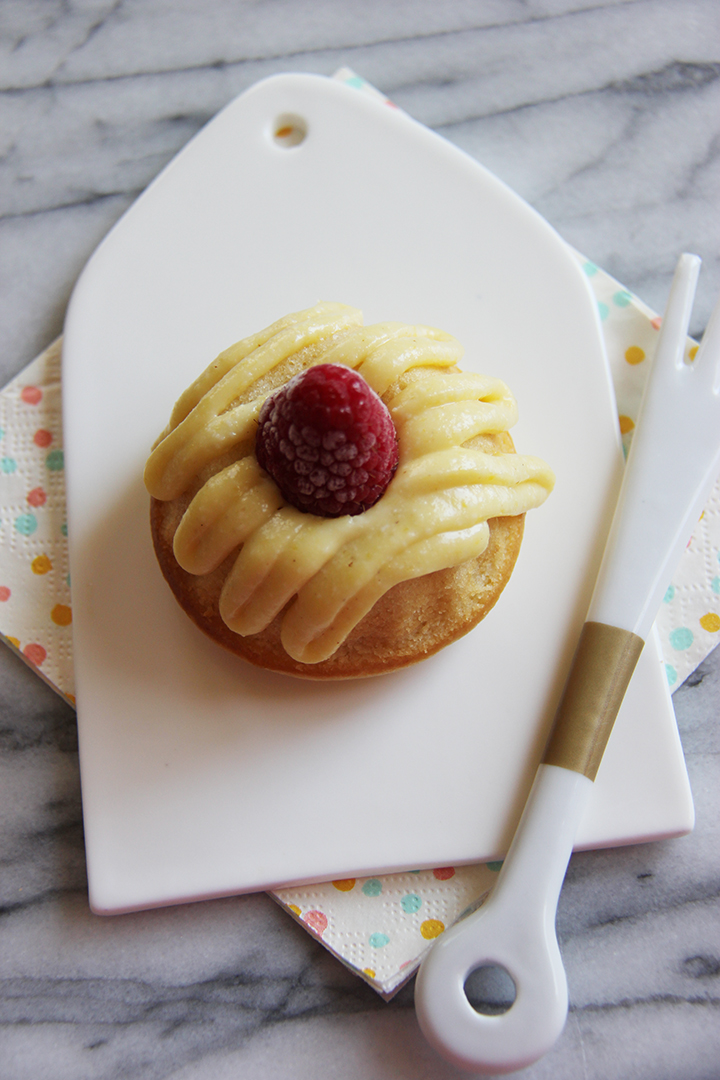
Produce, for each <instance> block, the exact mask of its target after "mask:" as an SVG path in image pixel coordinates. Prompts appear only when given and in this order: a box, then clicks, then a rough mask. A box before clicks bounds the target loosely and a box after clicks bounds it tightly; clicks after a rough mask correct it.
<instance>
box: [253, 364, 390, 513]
mask: <svg viewBox="0 0 720 1080" xmlns="http://www.w3.org/2000/svg"><path fill="white" fill-rule="evenodd" d="M255 453H256V456H257V459H258V462H259V464H260V465H261V467H262V468H263V469H265V471H266V472H268V473H270V476H272V478H273V480H274V481H275V483H276V484H277V485H278V487H279V488H280V490H281V492H282V494H283V496H284V498H285V499H287V501H288V502H289V503H292V505H293V506H295V507H297V509H298V510H303V511H305V512H306V513H310V514H319V515H320V516H321V517H340V516H341V515H343V514H361V513H362V512H363V511H364V510H368V509H369V508H370V507H371V506H372V505H373V504H374V503H376V502H377V501H378V499H379V498H380V496H381V495H382V494H383V492H384V491H385V489H386V487H387V486H388V484H389V483H390V481H391V479H392V477H393V474H394V472H395V470H396V468H397V463H398V447H397V435H396V433H395V426H394V424H393V422H392V419H391V417H390V413H389V412H388V410H387V408H386V406H385V405H384V404H383V402H382V401H381V400H380V398H379V397H378V395H377V394H376V393H375V391H374V390H372V389H371V387H370V386H368V384H367V383H366V382H365V380H364V379H363V378H362V376H361V375H358V374H357V373H356V372H355V371H353V370H352V369H351V368H347V367H343V366H342V365H340V364H317V365H316V366H315V367H311V368H308V369H307V370H306V371H302V372H301V373H300V374H299V375H296V376H295V378H294V379H291V380H290V381H289V382H288V383H286V384H285V386H283V387H282V389H280V390H278V391H277V392H276V393H275V394H273V395H272V396H271V397H269V398H268V399H267V401H266V402H265V403H264V405H263V407H262V409H261V410H260V416H259V417H258V432H257V441H256V444H255Z"/></svg>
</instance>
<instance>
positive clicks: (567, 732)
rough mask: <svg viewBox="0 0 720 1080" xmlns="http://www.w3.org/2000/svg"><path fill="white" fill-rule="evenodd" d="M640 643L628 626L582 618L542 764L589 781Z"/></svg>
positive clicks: (637, 656) (607, 737)
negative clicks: (556, 767) (559, 768)
mask: <svg viewBox="0 0 720 1080" xmlns="http://www.w3.org/2000/svg"><path fill="white" fill-rule="evenodd" d="M644 644H645V643H644V641H643V640H642V638H641V637H638V635H637V634H633V633H632V631H630V630H621V629H619V627H617V626H608V625H607V624H606V623H599V622H586V623H585V625H584V626H583V629H582V633H581V635H580V641H579V642H578V647H577V650H576V652H575V656H574V658H573V662H572V667H571V669H570V675H569V676H568V681H567V683H566V684H565V690H564V691H563V696H562V698H561V701H560V705H559V707H558V711H557V713H556V715H555V724H554V727H553V730H552V734H551V736H550V741H549V742H548V745H547V749H546V751H545V756H544V758H543V763H544V764H545V765H560V766H562V768H564V769H571V770H572V771H573V772H579V773H582V774H583V776H587V777H588V778H589V779H590V780H594V779H595V776H596V774H597V771H598V768H599V766H600V761H601V760H602V756H603V753H604V752H605V747H606V745H607V741H608V739H609V738H610V732H611V731H612V727H613V724H614V723H615V717H616V716H617V714H618V712H619V710H620V706H621V704H622V700H623V698H624V696H625V691H626V690H627V687H628V683H629V682H630V677H631V676H632V673H633V671H634V670H635V665H636V664H637V662H638V658H639V656H640V653H641V652H642V649H643V645H644Z"/></svg>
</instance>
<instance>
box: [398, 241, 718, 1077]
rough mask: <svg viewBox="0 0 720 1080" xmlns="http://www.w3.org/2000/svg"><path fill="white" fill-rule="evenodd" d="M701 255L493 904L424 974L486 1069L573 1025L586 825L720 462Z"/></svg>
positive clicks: (663, 339)
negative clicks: (569, 971) (572, 970)
mask: <svg viewBox="0 0 720 1080" xmlns="http://www.w3.org/2000/svg"><path fill="white" fill-rule="evenodd" d="M699 268H700V260H699V259H698V257H697V256H695V255H687V254H685V255H682V256H681V257H680V260H679V262H678V266H677V269H676V271H675V276H674V279H673V283H672V287H671V290H670V296H669V299H668V304H667V309H666V312H665V316H664V318H663V323H662V328H661V331H660V337H659V340H658V346H657V351H656V355H655V360H654V365H653V369H652V372H651V374H650V377H649V380H648V385H647V388H646V391H645V395H644V398H643V402H642V405H641V409H640V415H639V418H638V423H637V427H636V431H635V434H634V439H633V443H632V447H631V450H630V454H629V458H628V463H627V467H626V471H625V476H624V479H623V484H622V487H621V490H620V496H619V499H618V504H617V507H616V510H615V515H614V518H613V522H612V526H611V528H610V533H609V536H608V540H607V544H606V548H605V553H604V556H603V560H602V564H601V567H600V571H599V574H598V578H597V582H596V585H595V590H594V593H593V597H592V600H591V603H590V608H589V610H588V613H587V617H586V622H585V625H584V627H583V631H582V634H581V637H580V641H579V644H578V648H577V651H576V653H575V657H574V660H573V663H572V667H571V671H570V675H569V677H568V681H567V684H566V687H565V691H564V694H563V698H562V700H561V703H560V706H559V709H558V713H557V716H556V719H555V725H554V727H553V733H552V735H551V738H550V742H549V744H548V748H547V750H546V752H545V756H544V758H543V762H542V763H541V765H540V766H539V768H538V771H537V774H536V777H535V782H534V784H533V787H532V790H531V792H530V796H529V798H528V801H527V804H526V806H525V810H524V812H523V815H522V818H521V820H520V824H519V825H518V828H517V832H516V833H515V837H514V839H513V842H512V844H511V847H510V850H509V852H508V854H507V857H506V859H505V861H504V864H503V867H502V870H501V872H500V876H499V878H498V881H497V884H496V886H495V888H494V890H493V892H492V895H491V896H490V898H489V899H488V900H487V902H486V903H485V904H484V905H483V906H482V907H481V908H479V909H478V910H477V911H476V912H474V913H473V914H472V915H470V916H468V917H467V918H466V919H465V920H463V921H461V922H460V923H457V924H456V925H455V926H454V927H452V928H451V929H450V930H448V931H447V932H446V933H445V934H443V936H442V937H441V938H440V939H439V940H438V941H437V942H436V943H435V945H434V946H433V948H432V949H431V950H430V952H429V954H428V956H427V957H426V959H425V960H424V962H423V964H422V966H421V968H420V971H419V973H418V977H417V983H416V989H415V1006H416V1010H417V1015H418V1020H419V1022H420V1026H421V1028H422V1030H423V1032H424V1034H425V1036H426V1038H427V1039H428V1041H429V1042H430V1043H431V1044H432V1045H433V1046H434V1047H435V1049H436V1050H438V1051H439V1052H440V1053H441V1054H442V1055H443V1056H444V1057H446V1058H448V1059H449V1060H450V1061H452V1062H454V1063H455V1064H456V1065H459V1066H460V1067H462V1068H465V1069H470V1070H473V1071H474V1072H476V1073H482V1074H488V1073H491V1074H492V1073H507V1072H513V1071H514V1070H516V1069H521V1068H524V1067H525V1066H527V1065H530V1064H531V1063H532V1062H533V1061H536V1060H537V1059H538V1058H539V1057H541V1056H542V1055H543V1054H544V1053H546V1052H547V1051H548V1050H549V1049H550V1047H551V1046H552V1045H553V1044H554V1042H555V1041H556V1039H557V1038H558V1036H559V1035H560V1032H561V1031H562V1029H563V1026H564V1024H565V1019H566V1016H567V1006H568V992H567V981H566V978H565V971H564V968H563V963H562V959H561V956H560V950H559V948H558V943H557V938H556V934H555V916H556V909H557V902H558V898H559V895H560V889H561V887H562V882H563V879H564V876H565V872H566V869H567V864H568V861H569V858H570V855H571V853H572V847H573V841H574V837H575V833H576V828H577V825H578V823H579V821H580V818H581V816H582V812H583V809H584V807H585V804H586V801H587V798H588V795H589V793H590V791H591V790H592V786H593V781H594V779H595V774H596V772H597V769H598V766H599V764H600V760H601V758H602V754H603V751H604V749H605V745H606V743H607V739H608V737H609V735H610V731H611V729H612V725H613V722H614V720H615V716H616V715H617V712H618V710H619V708H620V704H621V702H622V699H623V696H624V694H625V690H626V688H627V685H628V683H629V681H630V677H631V675H632V672H633V669H634V667H635V664H636V662H637V659H638V657H639V655H640V652H641V651H642V647H643V644H644V641H645V638H646V637H647V635H648V633H649V632H650V629H651V626H652V623H653V620H654V618H655V614H656V612H657V609H658V607H659V605H660V602H661V600H662V596H663V594H664V592H665V589H666V587H667V583H668V580H669V577H670V575H671V574H672V571H673V569H674V567H675V565H676V564H677V562H678V561H679V558H680V555H681V553H682V551H683V549H684V547H685V545H686V543H687V541H688V540H689V538H690V535H691V533H692V529H693V527H694V525H695V523H696V521H697V518H698V517H699V514H700V512H701V510H702V507H703V505H704V502H705V499H706V498H707V495H708V494H709V490H710V487H711V485H712V483H713V482H714V480H715V477H716V475H717V472H718V470H719V469H720V363H718V360H720V302H719V303H718V305H717V306H716V308H715V311H714V312H713V315H712V317H711V319H710V323H709V325H708V328H707V330H706V332H705V335H704V337H703V341H702V344H701V346H700V348H699V349H698V353H697V356H696V358H695V360H694V362H690V363H686V362H685V360H684V356H685V345H686V335H687V329H688V323H689V319H690V312H691V309H692V302H693V297H694V293H695V286H696V283H697V277H698V273H699ZM483 967H499V968H502V969H504V970H505V971H506V972H507V973H508V974H509V975H510V977H511V978H512V981H513V982H514V984H515V995H516V996H515V1000H514V1002H513V1003H512V1005H511V1006H510V1007H509V1008H508V1009H507V1010H506V1011H505V1012H504V1013H501V1014H499V1015H498V1014H495V1015H488V1014H486V1013H483V1012H479V1011H476V1009H475V1008H474V1007H473V1006H472V1005H471V1004H470V1002H469V1000H468V997H467V994H466V991H465V983H466V981H467V979H468V976H469V975H470V974H471V972H473V971H475V970H477V969H478V968H483Z"/></svg>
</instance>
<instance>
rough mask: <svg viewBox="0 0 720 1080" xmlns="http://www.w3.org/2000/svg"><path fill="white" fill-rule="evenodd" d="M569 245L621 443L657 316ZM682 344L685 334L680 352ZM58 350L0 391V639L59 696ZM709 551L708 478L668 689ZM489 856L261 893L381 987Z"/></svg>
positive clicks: (67, 693) (688, 558)
mask: <svg viewBox="0 0 720 1080" xmlns="http://www.w3.org/2000/svg"><path fill="white" fill-rule="evenodd" d="M337 77H338V78H340V79H343V80H344V81H346V82H347V83H348V84H349V85H353V86H356V87H357V88H358V89H360V90H365V91H366V92H369V93H373V94H374V95H376V96H381V95H379V93H378V91H376V90H374V88H372V87H369V85H368V84H367V83H365V82H364V81H363V80H362V79H360V78H359V76H357V75H355V74H354V73H353V72H349V71H347V70H344V71H341V72H339V73H338V75H337ZM574 254H575V257H576V258H577V259H578V260H579V262H580V265H581V266H582V268H583V270H584V272H585V273H586V274H587V275H588V279H589V281H590V284H591V286H592V289H593V290H594V293H595V297H596V300H597V303H598V309H599V312H600V317H601V320H602V326H603V331H604V337H605V343H606V346H607V352H608V357H609V360H610V367H611V372H612V377H613V382H614V385H615V391H616V397H617V403H618V414H619V423H620V432H621V435H622V440H623V445H624V447H625V449H626V450H627V448H628V447H629V445H630V442H631V440H632V432H633V428H634V424H635V419H636V417H637V412H638V407H639V403H640V398H641V395H642V390H643V386H644V383H645V379H646V377H647V372H648V369H649V367H650V364H651V362H652V357H653V353H654V350H655V345H656V341H657V335H658V328H659V326H660V319H659V318H658V316H657V315H655V313H654V312H652V311H650V309H649V308H647V307H646V306H645V305H644V304H643V303H641V301H640V300H638V299H637V297H635V296H633V295H632V294H631V293H630V292H628V290H627V289H625V288H623V287H622V285H620V284H619V283H618V282H617V281H614V280H613V279H612V278H611V277H609V275H607V274H606V273H604V272H603V271H602V270H600V269H599V268H598V267H596V266H595V265H593V264H592V263H590V262H588V261H587V259H585V258H583V257H582V256H580V255H578V254H577V253H574ZM695 349H696V346H695V345H694V343H693V342H692V341H688V345H687V357H686V358H687V361H688V362H689V363H692V361H693V358H694V355H695ZM60 356H61V342H60V340H58V341H56V342H54V343H53V344H52V345H51V346H50V347H49V348H48V349H47V350H46V351H45V352H44V353H42V355H41V356H39V357H38V358H37V359H36V360H34V361H33V362H32V363H31V364H30V365H29V366H28V367H27V368H25V370H24V371H22V372H21V373H20V374H19V375H18V376H17V377H16V378H15V379H13V380H12V382H10V383H9V384H8V386H6V387H5V389H4V390H2V391H0V637H2V639H3V640H4V641H5V642H6V644H7V645H9V646H10V647H11V648H12V649H14V650H16V651H17V652H18V654H19V655H20V656H21V657H22V658H23V660H24V661H25V662H26V663H28V664H29V665H30V666H31V667H32V668H33V670H34V671H36V672H37V674H38V675H39V676H40V677H41V678H43V679H45V680H46V682H48V683H49V684H50V685H51V686H53V687H54V688H55V689H56V690H57V691H58V692H59V693H60V694H62V696H63V697H64V698H65V699H66V700H68V701H70V702H73V701H74V697H73V693H74V684H73V660H72V607H71V602H70V580H69V577H68V552H67V527H66V521H65V486H64V474H63V451H62V424H61V419H62V418H61V384H60ZM719 551H720V482H718V483H717V484H716V486H715V488H714V490H713V492H712V494H711V496H710V499H709V500H708V503H707V505H706V508H705V512H704V513H703V516H702V518H701V520H700V522H699V523H698V526H697V528H696V530H695V534H694V536H693V538H692V540H691V541H690V544H689V545H688V548H687V550H686V552H685V554H684V556H683V559H682V560H681V563H680V565H679V566H678V568H677V571H676V573H675V575H674V577H673V581H672V584H671V585H670V587H669V588H668V590H667V593H666V596H665V602H664V603H663V605H662V608H661V611H660V614H659V616H658V619H657V625H658V629H659V631H660V637H661V642H662V650H663V655H664V660H665V665H666V671H667V678H668V682H669V684H670V685H671V686H672V687H674V688H676V687H678V686H679V685H680V684H681V683H682V682H683V681H684V679H686V678H687V676H688V675H689V674H690V673H691V672H692V671H694V670H695V668H696V667H697V665H698V664H699V663H700V662H701V661H702V660H703V659H704V658H705V656H707V654H708V653H709V652H710V651H711V649H712V648H713V647H714V646H715V645H716V644H717V643H718V640H719V639H720V563H719V561H718V552H719ZM499 867H500V864H499V863H487V864H483V865H478V866H464V867H457V868H454V867H441V868H438V869H435V870H422V871H411V872H408V873H404V874H392V875H386V876H383V877H372V878H358V879H357V880H356V879H354V878H349V879H344V880H339V881H333V882H327V883H324V884H320V885H309V886H305V887H303V888H293V889H281V890H279V891H277V892H275V893H272V894H271V895H272V896H273V898H274V899H275V900H276V901H277V902H278V903H279V904H280V905H281V906H282V907H283V908H284V909H285V910H286V911H287V912H288V913H289V914H290V915H291V916H292V917H293V918H295V919H297V920H298V921H299V922H300V923H301V924H302V926H303V927H304V928H305V929H306V930H307V931H309V933H311V934H313V935H314V936H315V937H316V938H318V940H320V941H321V942H322V943H323V945H325V947H326V948H328V949H329V950H330V951H331V952H332V953H334V954H335V955H336V956H337V957H338V958H339V959H340V960H341V961H342V962H343V963H344V964H346V965H347V966H348V967H349V968H351V969H352V970H353V971H354V972H356V973H357V974H358V975H360V976H361V977H362V978H364V979H365V980H366V981H367V982H368V983H369V984H370V985H371V986H373V987H374V989H375V990H377V991H378V993H380V994H381V995H382V996H383V997H386V998H389V997H391V996H392V995H393V994H394V993H395V992H396V991H397V990H398V989H399V987H400V986H402V984H403V983H404V982H405V981H406V980H407V979H408V978H409V977H410V976H411V975H412V973H413V972H414V970H415V969H416V968H417V966H418V964H419V962H420V960H421V959H422V956H423V954H424V953H425V951H426V950H427V949H428V948H429V947H430V944H431V943H432V941H433V940H434V939H435V938H436V937H438V935H439V934H441V933H442V932H443V930H444V929H445V927H446V926H450V925H451V924H452V923H454V922H455V921H456V920H457V919H458V918H460V916H461V915H463V914H464V913H466V912H468V911H470V910H472V909H474V908H476V907H478V906H479V904H480V903H482V900H483V899H484V897H485V896H486V895H487V893H488V892H489V890H490V889H491V888H492V885H493V882H494V880H495V877H496V875H497V872H498V870H499Z"/></svg>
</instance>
